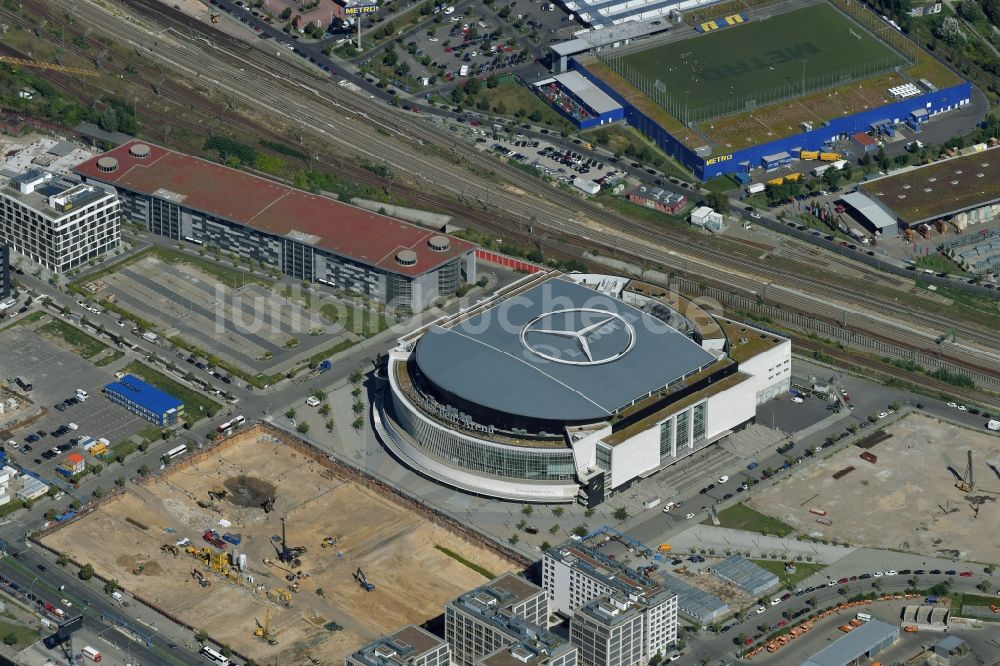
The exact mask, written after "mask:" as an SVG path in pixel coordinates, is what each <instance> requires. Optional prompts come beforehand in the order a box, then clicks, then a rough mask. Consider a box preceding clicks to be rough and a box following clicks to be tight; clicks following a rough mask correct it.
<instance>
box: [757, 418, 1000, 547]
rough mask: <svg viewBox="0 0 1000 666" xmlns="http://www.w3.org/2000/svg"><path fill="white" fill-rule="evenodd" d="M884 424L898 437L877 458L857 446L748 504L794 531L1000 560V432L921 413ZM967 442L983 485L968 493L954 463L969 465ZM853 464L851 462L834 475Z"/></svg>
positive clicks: (875, 450) (874, 450) (961, 468)
mask: <svg viewBox="0 0 1000 666" xmlns="http://www.w3.org/2000/svg"><path fill="white" fill-rule="evenodd" d="M885 430H886V432H888V433H890V434H892V437H891V438H890V439H888V440H886V441H883V442H880V443H878V444H876V445H875V446H874V447H873V448H871V449H870V451H871V452H872V453H873V454H875V455H876V456H877V458H878V462H877V463H876V464H874V465H873V464H871V463H868V462H866V461H864V460H861V459H860V458H859V457H858V456H859V455H860V454H861V453H862V449H859V448H857V447H854V446H851V447H848V448H846V449H844V450H842V451H839V452H838V453H835V454H833V455H832V456H831V457H829V458H826V459H824V460H822V461H820V462H819V464H817V465H815V466H812V467H809V468H808V469H807V470H806V471H803V472H802V473H800V474H798V475H795V476H790V477H786V478H785V479H784V480H783V481H781V482H780V483H778V484H777V485H774V486H771V487H769V488H767V489H765V490H764V491H763V492H761V493H760V494H759V495H758V496H756V497H755V498H754V499H752V500H751V501H749V502H747V504H748V505H749V506H751V507H752V508H754V509H756V510H757V511H761V512H762V513H766V514H768V515H771V516H774V517H775V518H778V519H780V520H782V521H784V522H786V523H788V524H789V525H791V526H792V527H794V528H796V529H797V530H801V531H803V532H806V533H809V534H812V535H815V536H823V537H826V538H830V539H833V540H836V541H842V542H847V543H850V544H852V545H860V546H872V547H876V548H895V549H899V550H904V551H909V552H915V553H922V554H926V555H933V556H938V557H951V558H961V559H963V560H975V561H979V562H996V561H1000V532H998V531H997V530H994V529H990V526H991V525H995V523H996V520H997V516H998V515H1000V473H998V472H997V471H996V468H995V467H993V466H994V465H996V464H1000V437H997V436H995V435H992V434H990V433H989V432H987V431H985V430H984V431H975V430H969V429H966V428H961V427H958V426H955V425H952V424H950V423H947V422H944V421H939V420H938V419H935V418H931V417H928V416H924V415H922V414H912V415H909V416H907V417H905V418H904V419H902V420H901V421H899V422H897V423H895V424H893V425H890V426H888V427H887V428H886V429H885ZM969 449H972V452H973V471H974V476H975V479H976V487H975V490H974V491H973V492H970V493H966V492H962V491H960V490H958V489H957V488H956V487H955V482H956V481H957V477H956V475H955V474H954V473H952V472H951V471H950V470H949V467H951V468H952V469H954V470H955V472H956V473H957V474H959V475H960V474H963V473H964V471H965V467H966V459H967V452H968V451H969ZM848 466H851V467H854V468H855V469H854V471H852V472H850V473H848V474H846V475H844V476H843V477H841V478H840V479H839V480H836V479H834V478H833V474H834V472H837V471H838V470H841V469H844V468H846V467H848ZM975 506H978V507H979V517H978V518H977V517H976V512H975V511H974V507H975ZM810 509H816V510H818V511H826V512H827V515H826V516H823V517H820V516H817V515H815V514H812V513H810V512H809V510H810ZM821 521H822V522H821ZM825 522H829V523H830V524H829V525H827V524H824V523H825Z"/></svg>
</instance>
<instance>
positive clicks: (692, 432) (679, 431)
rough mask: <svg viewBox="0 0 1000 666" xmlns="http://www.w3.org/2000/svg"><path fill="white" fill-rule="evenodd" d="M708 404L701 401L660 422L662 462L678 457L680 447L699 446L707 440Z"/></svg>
mask: <svg viewBox="0 0 1000 666" xmlns="http://www.w3.org/2000/svg"><path fill="white" fill-rule="evenodd" d="M707 404H708V403H705V402H699V403H698V404H697V405H694V406H693V407H689V408H687V409H685V410H684V411H681V412H677V413H676V414H673V415H671V416H670V418H668V419H666V420H665V421H662V422H661V423H660V462H661V463H662V462H664V461H666V460H667V459H669V458H675V457H677V456H678V453H677V450H678V449H683V448H698V446H699V445H700V444H702V443H703V442H704V441H705V431H706V416H707V414H706V411H705V410H706V405H707ZM689 452H690V451H689ZM682 455H683V453H682Z"/></svg>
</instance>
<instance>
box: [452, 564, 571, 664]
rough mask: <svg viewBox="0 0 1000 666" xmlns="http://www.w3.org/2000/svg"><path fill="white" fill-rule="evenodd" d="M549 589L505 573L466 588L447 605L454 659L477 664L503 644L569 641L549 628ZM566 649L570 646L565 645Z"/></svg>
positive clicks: (557, 645)
mask: <svg viewBox="0 0 1000 666" xmlns="http://www.w3.org/2000/svg"><path fill="white" fill-rule="evenodd" d="M547 618H548V603H547V601H546V598H545V591H544V590H542V589H541V588H540V587H538V586H537V585H533V584H531V583H529V582H528V581H526V580H524V579H523V578H521V577H519V576H515V575H514V574H504V575H503V576H500V577H499V578H496V579H494V580H492V581H490V582H489V583H487V584H486V585H483V586H481V587H478V588H476V589H474V590H472V591H470V592H466V593H465V594H463V595H461V596H460V597H458V598H457V599H455V600H453V601H451V602H449V603H448V605H447V606H446V607H445V639H446V640H447V641H448V645H449V647H450V648H451V657H452V661H453V662H454V663H455V664H458V666H476V664H478V663H479V662H480V661H481V660H482V659H483V658H485V657H487V656H488V655H491V654H493V653H494V652H496V651H497V650H500V649H501V648H506V647H509V646H511V645H513V644H515V643H519V642H521V641H529V642H532V641H535V642H540V644H543V645H549V648H548V649H550V651H551V650H553V649H555V648H557V647H560V646H562V645H564V644H565V643H566V642H565V641H562V639H559V638H558V637H557V636H554V635H551V634H549V632H548V631H546V629H545V627H546V621H547ZM561 649H566V648H561Z"/></svg>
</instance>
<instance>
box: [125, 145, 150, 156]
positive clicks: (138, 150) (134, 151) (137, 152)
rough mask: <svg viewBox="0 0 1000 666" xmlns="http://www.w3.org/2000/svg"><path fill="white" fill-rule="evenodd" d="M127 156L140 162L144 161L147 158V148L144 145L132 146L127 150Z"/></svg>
mask: <svg viewBox="0 0 1000 666" xmlns="http://www.w3.org/2000/svg"><path fill="white" fill-rule="evenodd" d="M128 154H129V155H131V156H132V157H136V158H138V159H140V160H141V159H144V158H146V157H149V146H147V145H146V144H144V143H136V144H133V145H132V147H131V148H129V149H128Z"/></svg>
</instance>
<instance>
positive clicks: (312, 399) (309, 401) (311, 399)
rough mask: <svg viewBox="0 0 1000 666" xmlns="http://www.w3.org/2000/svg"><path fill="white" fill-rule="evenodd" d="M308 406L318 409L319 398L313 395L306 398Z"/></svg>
mask: <svg viewBox="0 0 1000 666" xmlns="http://www.w3.org/2000/svg"><path fill="white" fill-rule="evenodd" d="M306 404H307V405H309V406H310V407H318V406H319V398H317V397H316V396H314V395H311V396H309V397H308V398H306Z"/></svg>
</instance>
